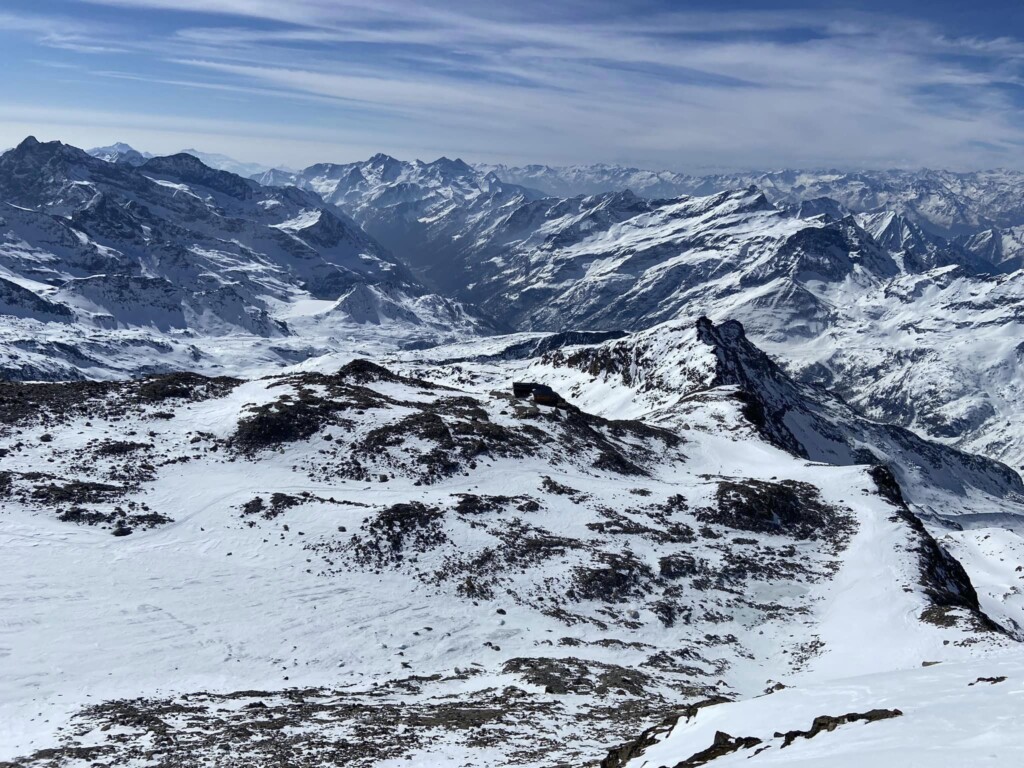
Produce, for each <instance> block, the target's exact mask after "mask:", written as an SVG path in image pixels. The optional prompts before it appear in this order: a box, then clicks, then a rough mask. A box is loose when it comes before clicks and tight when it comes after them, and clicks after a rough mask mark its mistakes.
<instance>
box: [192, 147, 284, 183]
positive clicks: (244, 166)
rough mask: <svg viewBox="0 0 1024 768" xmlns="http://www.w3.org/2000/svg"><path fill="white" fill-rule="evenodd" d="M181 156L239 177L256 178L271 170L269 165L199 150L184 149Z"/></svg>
mask: <svg viewBox="0 0 1024 768" xmlns="http://www.w3.org/2000/svg"><path fill="white" fill-rule="evenodd" d="M180 154H185V155H192V156H193V157H198V158H199V159H200V160H202V161H203V164H204V165H208V166H209V167H211V168H216V169H217V170H219V171H228V172H230V173H235V174H237V175H239V176H246V177H248V176H255V175H256V174H259V173H265V172H267V171H269V170H271V167H270V166H269V165H264V164H262V163H247V162H244V161H241V160H235V159H234V158H233V157H228V156H227V155H221V154H217V153H216V152H200V151H199V150H198V149H183V150H181V152H180Z"/></svg>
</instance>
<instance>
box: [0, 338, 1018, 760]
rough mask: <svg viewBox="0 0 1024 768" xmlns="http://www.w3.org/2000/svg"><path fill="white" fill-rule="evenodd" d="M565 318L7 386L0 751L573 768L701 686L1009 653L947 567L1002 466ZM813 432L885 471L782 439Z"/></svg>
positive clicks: (755, 373) (1012, 501) (723, 354)
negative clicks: (530, 388)
mask: <svg viewBox="0 0 1024 768" xmlns="http://www.w3.org/2000/svg"><path fill="white" fill-rule="evenodd" d="M580 340H581V339H578V338H570V337H563V338H561V339H552V340H551V341H550V343H549V344H548V345H547V349H546V351H545V352H544V353H543V354H542V355H541V356H539V357H531V356H529V355H530V354H531V353H530V352H526V353H523V352H522V350H524V349H525V348H526V347H527V346H529V345H530V344H532V345H533V348H534V350H537V349H538V348H539V347H541V346H544V345H542V344H540V343H539V341H538V340H537V339H536V337H534V339H533V341H532V342H530V341H529V339H524V338H523V337H517V338H512V339H490V340H482V341H479V342H472V343H464V344H460V345H456V346H448V347H437V348H433V349H430V350H425V351H422V352H415V351H406V352H402V353H397V354H394V355H392V356H391V357H390V358H388V359H384V360H381V362H383V363H384V364H385V365H383V366H381V365H378V364H375V363H372V362H369V361H365V360H349V359H346V357H345V355H344V354H342V353H335V354H333V355H330V356H327V357H324V358H320V359H317V360H310V361H308V362H306V363H303V364H302V365H299V366H296V367H295V368H293V369H291V370H289V371H285V372H282V373H280V374H278V375H274V376H270V377H266V378H262V379H256V380H243V379H239V378H229V377H220V378H207V377H203V376H199V375H195V374H189V375H174V376H162V377H155V378H150V379H144V380H138V381H127V382H106V383H104V382H81V383H59V384H25V383H16V382H7V383H5V384H3V385H2V387H0V425H2V426H0V430H2V432H0V450H2V451H3V457H4V464H3V472H2V474H0V493H2V494H3V500H2V505H0V543H2V545H3V547H4V551H5V553H6V560H5V564H6V565H7V567H6V568H5V571H4V572H5V576H4V577H3V578H4V583H3V592H2V594H3V595H5V596H17V595H23V594H25V593H27V592H30V593H31V595H32V599H31V600H24V599H20V598H15V599H11V600H10V601H8V603H7V615H6V620H5V622H4V623H3V625H0V646H2V647H4V648H5V649H7V661H8V663H9V665H10V669H12V670H14V673H13V674H11V675H7V676H4V678H3V680H2V681H0V686H2V688H0V702H2V704H0V706H2V707H3V709H2V710H0V723H3V724H4V726H3V728H2V729H0V759H8V760H12V759H13V760H14V764H16V765H19V766H32V767H33V768H35V767H36V766H40V767H41V766H44V765H50V764H52V763H53V762H54V761H59V762H60V763H61V764H63V765H68V766H77V765H83V766H84V765H90V764H93V763H96V762H102V763H106V764H125V763H127V762H131V763H132V764H135V765H140V766H150V765H151V766H156V765H161V764H164V763H165V762H166V761H167V760H171V759H173V760H176V761H181V762H186V763H189V764H192V763H195V764H199V763H208V762H220V763H223V761H224V760H232V761H245V763H246V764H247V765H254V766H269V765H279V764H281V763H282V762H283V763H286V764H288V765H309V766H314V765H318V766H319V765H355V766H360V765H363V766H383V765H389V764H391V763H393V762H395V761H401V762H402V763H403V764H412V765H474V766H507V765H526V766H538V767H539V766H551V765H569V764H571V765H597V764H598V763H599V762H600V761H601V760H602V759H603V758H604V756H605V755H606V753H607V750H608V749H609V748H610V747H611V746H613V745H614V744H617V743H624V742H629V741H631V740H632V739H634V738H635V737H636V736H637V734H639V733H641V731H643V730H644V729H645V728H647V727H649V726H650V725H652V724H655V723H657V722H659V721H661V720H663V719H664V718H666V717H669V716H671V715H672V714H673V713H674V712H677V711H679V709H680V708H681V707H684V706H688V705H693V704H696V703H698V702H700V701H703V700H707V699H708V698H710V697H718V700H722V699H726V700H746V699H749V698H750V697H753V696H757V695H760V694H762V693H763V692H765V691H766V690H769V689H772V690H774V689H777V688H779V687H780V686H799V687H800V688H801V689H803V688H804V687H805V686H811V685H838V683H836V682H835V681H836V680H837V679H838V678H842V677H848V676H851V675H865V674H872V673H878V674H888V673H892V672H893V671H895V670H902V671H907V670H913V669H914V668H919V667H920V666H921V664H922V662H933V661H946V662H950V663H953V662H956V663H963V664H978V665H981V664H983V663H984V662H985V659H987V658H989V657H990V656H991V654H996V653H1002V652H1008V651H1010V650H1012V649H1015V648H1017V647H1018V640H1017V639H1016V638H1017V635H1018V632H1019V629H1018V627H1019V623H1020V622H1019V620H1020V619H1021V616H1020V611H1021V606H1020V605H1019V603H1018V602H1016V601H1014V600H1012V599H1007V598H1006V596H1005V595H1003V594H1001V593H999V592H998V591H997V590H996V589H995V588H994V585H993V584H991V583H989V582H988V581H984V582H982V580H981V579H979V583H981V584H983V586H982V587H981V588H980V589H979V588H977V587H975V585H973V584H972V581H971V578H972V576H974V575H975V574H984V573H986V568H987V567H988V566H989V558H990V554H986V553H985V552H984V551H983V550H982V549H980V548H978V547H977V545H978V544H979V543H980V541H981V537H982V536H985V535H991V533H992V532H993V531H996V530H997V531H999V532H1000V535H1002V536H1004V537H1007V536H1016V535H1015V534H1011V531H1010V530H1009V529H1008V528H1007V527H1006V525H1005V521H1006V520H1015V519H1017V515H1018V513H1019V511H1020V509H1019V504H1018V502H1019V499H1018V497H1017V494H1018V493H1019V490H1020V481H1019V479H1016V478H1014V477H1013V476H1012V473H1007V471H1006V470H1005V468H1001V467H1000V466H999V465H997V464H995V463H994V462H985V461H982V460H973V461H972V460H970V459H969V458H968V457H963V456H961V455H960V454H957V453H956V452H954V451H950V450H949V449H944V448H942V447H940V446H930V447H929V446H925V444H924V443H923V442H922V441H920V440H916V441H915V442H913V444H912V447H913V448H914V450H917V451H918V453H917V454H915V453H913V451H911V450H902V451H897V450H893V449H892V443H891V442H890V443H885V444H883V443H881V442H880V441H882V440H885V439H889V440H892V439H893V438H892V437H891V434H893V433H886V432H881V431H878V430H872V428H871V427H869V426H868V425H866V423H864V424H862V423H861V422H855V423H852V424H846V423H842V424H837V425H828V424H826V423H825V421H826V420H827V419H828V418H831V417H838V416H839V415H842V416H846V414H840V412H839V409H841V408H842V407H843V406H842V404H841V403H839V402H838V401H835V400H834V399H833V400H829V399H827V397H826V396H825V395H823V394H822V393H820V392H817V391H815V390H813V389H812V388H808V387H806V386H801V385H799V384H797V383H796V382H794V381H792V380H789V379H788V378H787V377H786V376H785V374H784V373H783V372H782V371H781V370H780V369H778V368H777V367H775V366H774V365H772V364H771V363H770V362H769V361H767V360H766V359H765V358H764V357H763V355H761V354H760V353H759V352H758V351H757V350H756V349H755V348H754V347H752V345H750V344H749V342H747V341H746V340H745V338H744V337H743V336H742V334H740V333H739V330H738V329H737V328H736V327H735V326H732V325H728V324H726V325H722V326H716V325H713V324H711V323H708V322H702V323H700V324H699V325H689V326H685V327H684V326H681V325H680V326H679V327H676V328H663V329H660V330H655V331H651V332H649V333H646V334H639V335H636V336H632V337H625V338H621V339H608V340H604V341H601V342H598V343H589V344H588V343H584V344H582V345H581V344H579V343H578V342H579V341H580ZM528 342H529V344H528ZM524 354H525V355H526V356H525V357H524V356H523V355H524ZM513 380H525V381H538V382H542V383H547V384H550V385H551V386H553V387H554V388H555V390H556V391H557V392H559V393H560V394H561V395H563V396H564V397H565V400H566V401H567V403H566V404H565V405H566V407H548V406H545V405H540V404H538V403H536V402H533V401H531V400H529V399H519V398H516V397H515V396H514V395H513V392H512V388H511V382H512V381H513ZM783 398H785V399H786V400H787V407H785V408H784V407H782V405H781V400H782V399H783ZM793 414H798V415H799V416H800V419H797V420H794V417H793ZM801 419H802V420H803V421H801ZM798 422H799V423H798ZM783 429H785V430H787V432H783V431H781V430H783ZM824 429H834V430H839V431H840V432H837V433H836V434H837V435H838V436H834V437H835V439H836V440H847V441H849V443H850V445H853V444H854V443H860V444H864V445H869V444H870V445H871V446H873V447H875V448H876V449H877V450H878V451H882V450H890V451H891V455H888V456H886V457H885V459H887V463H888V464H889V466H890V469H888V470H887V469H884V468H881V467H874V468H873V467H871V466H870V465H865V464H853V463H850V462H837V464H838V463H843V464H845V465H844V466H838V465H836V464H829V463H824V462H823V461H820V460H813V461H808V458H810V459H820V458H822V457H821V456H820V455H819V451H820V450H821V449H820V448H819V446H818V445H817V444H815V443H814V442H813V441H812V440H811V439H810V438H809V437H808V436H809V435H810V434H811V433H812V432H813V431H814V430H824ZM842 430H847V431H842ZM787 434H788V435H789V437H787V436H786V435H787ZM886 435H889V437H886ZM792 440H797V441H799V443H798V444H797V443H793V442H792ZM872 441H874V442H872ZM879 446H881V447H879ZM887 446H888V447H887ZM787 448H788V449H789V450H787ZM926 451H930V453H927V455H926ZM915 456H916V457H917V458H915ZM878 458H882V457H881V456H878ZM915 461H918V462H925V461H934V462H938V463H939V465H940V466H941V468H942V473H950V474H956V476H957V477H958V478H959V479H960V480H961V482H962V483H963V486H962V487H959V488H954V487H951V486H950V485H949V484H948V483H945V484H944V483H936V482H935V481H936V478H937V476H938V475H939V474H940V473H939V472H938V471H937V472H936V473H934V474H929V473H926V472H919V471H917V470H916V469H915V466H916V465H915V464H914V462H915ZM895 478H906V484H905V488H906V492H907V498H906V499H905V498H904V496H903V491H902V490H901V482H900V481H899V480H897V479H895ZM1000 483H1003V485H1000ZM982 496H984V499H982V498H981V497H982ZM922 498H928V499H931V500H932V501H934V500H936V499H939V498H945V499H947V500H948V501H949V503H950V504H960V505H964V504H968V505H969V503H970V502H971V501H972V500H973V501H978V502H981V501H984V503H985V504H986V505H987V508H988V509H989V510H1001V511H1002V514H1003V516H1004V518H1005V520H1003V521H1001V522H1002V527H1000V528H998V529H993V528H990V527H988V526H989V525H990V524H991V522H992V521H991V519H990V518H984V519H983V518H982V516H979V515H971V514H969V513H970V512H971V510H970V509H965V510H963V511H964V514H962V515H961V518H960V519H961V520H962V523H963V528H964V530H958V529H957V528H956V527H950V526H948V525H945V524H941V521H940V520H938V519H935V520H934V521H933V522H932V528H931V530H929V529H928V528H927V527H926V526H925V525H922V523H921V522H920V519H919V518H918V517H917V515H915V509H918V508H919V507H918V506H917V505H918V503H919V502H920V500H921V499H922ZM936 536H939V537H943V538H948V539H949V542H950V543H949V544H947V545H945V546H944V545H943V544H942V543H940V542H939V540H938V539H937V538H936ZM972 537H974V538H972ZM1015 540H1016V539H1006V540H1005V541H1004V544H1003V546H1002V548H1000V549H999V550H998V552H1000V553H1001V554H1002V555H1004V556H1005V554H1006V553H1007V552H1008V551H1010V550H1009V548H1010V547H1011V546H1012V545H1013V541H1015ZM40 545H42V546H40ZM954 545H955V546H956V547H957V551H958V554H959V555H960V559H954V557H953V556H952V555H951V554H950V549H952V548H953V547H954ZM992 559H993V560H994V561H997V560H998V558H992ZM1014 578H1016V579H1017V580H1018V581H1019V574H1017V575H1016V576H1015V577H1014ZM53 616H59V617H60V622H61V626H60V631H59V632H50V633H41V632H40V627H41V626H43V623H45V622H46V621H49V620H51V619H52V617H53ZM57 660H59V664H60V668H61V672H60V674H59V675H55V674H53V667H54V664H55V663H58V661H57ZM979 668H980V666H979ZM985 669H986V670H987V669H988V667H986V668H985ZM997 671H998V670H997ZM969 693H973V691H969ZM773 695H778V694H773ZM787 695H790V694H787ZM879 706H880V705H879ZM801 712H802V710H801ZM820 714H833V713H832V712H831V710H829V712H822V713H820ZM787 722H788V721H787ZM800 724H801V725H809V723H807V724H804V723H802V721H801V723H800ZM734 730H736V733H735V734H734V735H735V736H748V735H753V736H757V735H759V733H760V732H759V731H758V732H757V733H754V732H753V731H751V733H750V734H748V733H747V732H746V731H745V730H744V731H740V730H737V729H734ZM684 746H685V745H684ZM680 749H683V747H680ZM1000 754H1008V753H1000Z"/></svg>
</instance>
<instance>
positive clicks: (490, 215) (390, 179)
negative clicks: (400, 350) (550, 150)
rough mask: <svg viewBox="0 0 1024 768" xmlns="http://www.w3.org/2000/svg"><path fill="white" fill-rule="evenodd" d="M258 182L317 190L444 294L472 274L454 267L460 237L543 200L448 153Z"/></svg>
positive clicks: (381, 159)
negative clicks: (453, 248)
mask: <svg viewBox="0 0 1024 768" xmlns="http://www.w3.org/2000/svg"><path fill="white" fill-rule="evenodd" d="M256 179H257V180H258V181H260V183H263V184H274V185H281V184H294V185H295V186H298V187H300V188H301V189H308V190H311V191H313V192H316V193H317V194H318V195H320V196H321V197H322V198H323V199H324V200H325V201H326V202H328V203H331V204H333V205H335V206H337V207H338V208H340V209H341V210H343V211H344V212H345V213H347V214H348V215H350V216H351V217H352V218H354V219H355V220H356V221H358V222H359V223H360V224H361V225H362V227H363V229H365V230H366V231H367V232H368V233H369V234H370V235H372V236H373V237H375V238H376V239H378V240H379V241H380V242H381V243H383V244H384V245H385V246H386V247H387V248H388V249H389V250H391V251H392V252H393V253H395V254H396V255H397V256H398V257H399V258H400V259H402V261H403V262H405V263H406V264H408V265H409V266H410V267H411V268H412V269H413V271H414V272H416V274H417V275H419V276H421V277H422V278H423V279H425V280H426V282H427V284H428V285H430V286H432V287H433V288H435V289H437V290H442V291H444V290H454V289H455V288H457V287H459V286H460V281H461V280H462V279H463V278H464V277H465V275H464V274H463V273H461V272H460V271H459V270H458V269H453V268H452V265H451V264H450V260H451V245H452V243H453V242H456V241H460V242H464V241H466V240H467V238H470V237H471V233H472V232H473V231H475V228H477V227H481V226H482V227H486V226H488V225H489V223H490V222H491V221H493V220H494V219H495V217H500V216H501V215H502V212H503V211H508V210H513V209H515V208H517V207H518V206H520V205H521V204H523V203H527V202H530V201H533V200H538V199H540V198H542V197H543V195H542V194H541V193H540V192H537V191H535V190H531V189H527V188H525V187H521V186H518V185H516V184H508V183H505V182H502V181H501V180H499V179H498V177H497V176H495V175H493V174H484V173H480V172H478V171H476V170H474V169H473V168H472V167H471V166H470V165H468V164H467V163H465V162H463V161H462V160H450V159H448V158H446V157H442V158H439V159H438V160H435V161H434V162H430V163H425V162H422V161H420V160H414V161H411V162H406V161H401V160H396V159H395V158H393V157H389V156H388V155H383V154H378V155H374V156H373V157H371V158H370V159H369V160H367V161H365V162H362V163H347V164H344V165H333V164H329V163H325V164H319V165H313V166H310V167H309V168H306V169H304V170H302V171H299V172H298V173H287V172H282V171H271V172H268V173H266V174H263V175H259V176H257V177H256Z"/></svg>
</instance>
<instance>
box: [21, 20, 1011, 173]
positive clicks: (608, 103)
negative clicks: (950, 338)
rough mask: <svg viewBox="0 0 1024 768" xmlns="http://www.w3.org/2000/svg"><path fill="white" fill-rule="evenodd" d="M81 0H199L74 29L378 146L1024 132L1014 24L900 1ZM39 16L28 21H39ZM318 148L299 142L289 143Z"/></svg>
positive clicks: (923, 156)
mask: <svg viewBox="0 0 1024 768" xmlns="http://www.w3.org/2000/svg"><path fill="white" fill-rule="evenodd" d="M79 2H80V3H81V4H88V5H97V6H98V5H105V6H113V7H118V8H124V9H134V10H135V11H139V9H157V10H166V11H175V12H177V13H179V14H180V13H181V12H183V11H188V12H190V13H192V14H201V15H203V16H204V22H206V21H208V22H209V23H203V24H202V25H195V26H194V25H180V24H179V26H178V27H176V28H174V29H172V30H170V31H169V32H168V33H167V34H163V35H157V36H152V37H150V38H149V39H145V40H139V39H138V38H136V39H135V40H133V41H129V36H128V34H126V32H127V31H128V30H124V29H121V30H113V31H112V30H111V29H110V28H104V29H96V30H91V31H89V32H86V33H83V34H81V35H80V36H79V37H76V38H75V39H74V40H72V41H71V44H72V45H77V46H82V47H83V49H87V48H88V47H89V46H90V45H92V46H96V47H97V48H102V47H111V48H117V47H118V43H119V39H123V40H125V41H126V43H125V45H126V46H128V47H130V46H132V45H134V46H135V47H137V48H138V47H142V46H145V47H148V48H149V49H151V50H152V51H153V56H152V59H151V61H152V63H153V64H154V66H157V65H159V66H162V67H165V68H168V70H169V71H167V72H165V73H164V74H162V75H159V76H156V75H145V76H144V77H148V78H150V80H151V82H153V83H154V84H162V85H168V86H172V87H173V86H184V87H190V88H197V89H203V88H205V89H207V90H223V91H233V92H237V93H239V94H247V95H248V96H249V97H250V98H251V99H253V100H256V99H259V98H261V97H262V98H266V99H268V100H269V101H270V102H272V101H273V100H277V99H290V100H293V101H295V100H297V101H307V102H309V103H310V105H311V108H312V107H313V106H314V105H315V106H316V108H317V109H321V110H328V112H329V111H330V110H335V114H336V119H335V121H334V122H336V123H345V124H346V132H347V134H348V135H352V133H353V132H355V133H356V134H358V132H359V130H360V126H359V123H360V122H363V123H365V125H364V127H363V129H362V130H364V131H365V135H364V138H365V137H376V138H378V139H379V140H381V141H388V142H392V143H391V144H390V145H389V146H382V147H380V149H384V150H388V149H389V148H390V147H395V146H413V145H415V146H423V147H428V148H431V149H432V150H433V151H434V152H436V153H437V154H449V155H452V154H465V155H470V156H471V155H476V157H475V158H471V159H505V160H513V161H519V162H528V161H543V162H555V163H558V162H592V161H626V162H632V163H638V164H647V165H659V166H667V167H675V168H684V169H685V168H686V167H695V166H697V165H701V166H707V165H711V166H719V167H723V168H724V167H750V166H781V165H816V166H821V165H835V166H843V165H846V166H849V165H856V166H866V165H948V166H953V167H963V166H965V165H979V164H1001V163H1005V162H1007V161H1008V159H1013V158H1014V157H1015V155H1013V154H1010V153H1015V152H1016V151H1017V149H1018V148H1019V146H1020V145H1021V143H1022V142H1024V125H1022V121H1021V119H1020V105H1019V104H1017V103H1015V101H1014V97H1013V94H1012V92H1011V91H1009V88H1010V87H1011V86H1022V85H1024V78H1022V71H1021V65H1022V62H1024V44H1022V43H1021V41H1018V40H1015V39H1013V38H1010V37H1006V36H1002V37H999V38H993V39H983V38H980V37H977V36H972V37H965V38H963V39H959V38H955V37H952V36H950V35H949V34H948V32H946V31H943V30H939V29H937V28H935V27H934V26H933V25H931V24H928V23H923V22H919V21H915V20H908V19H903V18H898V17H895V16H878V15H868V14H863V13H861V14H851V13H848V14H842V15H836V14H832V15H829V14H826V13H822V14H816V15H815V17H814V18H813V19H811V20H808V19H807V18H805V17H804V16H803V15H800V14H796V13H793V12H785V11H773V10H766V11H762V12H742V13H734V12H715V11H702V12H687V11H663V12H659V13H652V14H647V15H641V16H637V17H634V18H625V17H623V16H622V14H615V13H614V8H615V6H614V5H608V6H600V7H599V8H598V10H597V11H594V12H592V13H588V14H587V18H583V19H581V18H576V19H573V20H572V22H571V23H568V22H567V21H566V20H565V19H564V18H557V17H555V16H553V15H552V13H551V12H550V11H549V10H546V6H545V5H542V4H534V5H532V6H530V5H528V6H525V7H517V8H500V9H497V10H494V9H491V10H488V11H485V10H481V9H480V7H478V6H475V5H474V6H469V5H464V4H451V3H447V4H444V3H437V2H420V3H415V4H412V3H397V2H387V1H385V2H368V1H366V2H364V1H362V0H331V1H330V2H328V1H327V0H297V1H295V2H290V3H278V2H269V0H266V1H263V0H202V1H200V0H79ZM556 6H557V4H556ZM520 8H521V9H520ZM585 12H586V11H584V13H585ZM126 15H127V14H126ZM252 20H258V21H259V26H258V27H254V26H249V24H250V22H251V21H252ZM218 22H225V23H223V24H221V23H218ZM35 24H36V26H34V27H32V25H31V24H29V25H28V26H27V27H26V31H31V32H33V33H35V34H39V35H45V34H48V33H47V32H46V31H45V30H44V29H43V25H40V24H39V23H37V22H36V23H35ZM30 28H31V29H30ZM61 31H63V30H61ZM789 33H799V34H789ZM49 34H54V33H53V30H50V32H49ZM54 39H57V38H54ZM136 55H138V54H136ZM96 76H97V77H115V78H116V77H118V76H119V75H117V74H113V73H111V72H109V71H108V72H103V71H100V72H98V73H97V75H96ZM315 119H316V121H317V127H316V128H315V129H314V128H313V127H310V126H309V125H308V124H306V123H300V124H297V125H296V126H295V128H294V131H295V135H296V136H297V137H300V138H301V137H309V136H311V135H312V132H313V131H314V130H317V131H319V130H321V129H322V127H323V126H324V125H325V120H326V118H325V117H324V116H323V114H318V115H317V116H316V118H315ZM243 124H244V123H243ZM413 133H415V138H413V137H412V134H413ZM250 135H252V136H254V137H256V136H258V135H259V132H255V133H251V134H250ZM360 143H364V142H360ZM340 148H341V147H340V146H339V149H340ZM320 159H329V158H310V157H305V156H303V157H301V158H300V157H299V156H298V150H297V152H296V156H295V157H293V158H292V159H291V160H290V161H289V162H291V163H292V164H301V163H303V162H311V161H313V160H320ZM1018 165H1019V162H1018Z"/></svg>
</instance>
